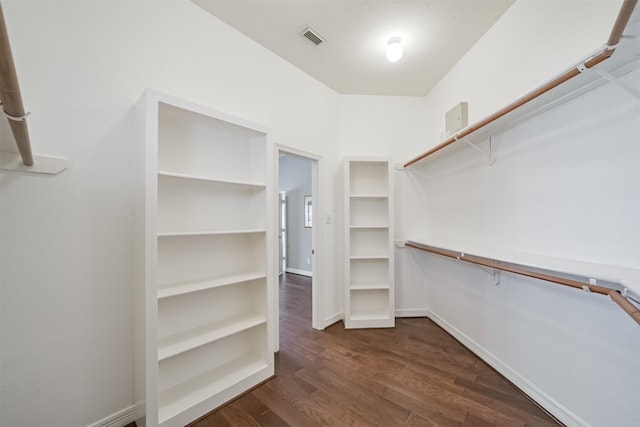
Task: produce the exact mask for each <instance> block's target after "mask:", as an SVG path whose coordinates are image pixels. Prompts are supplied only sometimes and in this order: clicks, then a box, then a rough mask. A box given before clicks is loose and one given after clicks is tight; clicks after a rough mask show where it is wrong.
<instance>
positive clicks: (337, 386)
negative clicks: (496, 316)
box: [193, 274, 557, 427]
mask: <svg viewBox="0 0 640 427" xmlns="http://www.w3.org/2000/svg"><path fill="white" fill-rule="evenodd" d="M280 307H281V308H280V310H281V314H280V335H281V340H280V352H279V353H278V354H277V356H276V375H277V376H276V378H274V379H272V380H270V381H268V382H266V383H265V384H263V385H261V386H260V387H258V388H256V389H254V390H253V391H251V392H250V393H248V394H246V395H244V396H242V397H241V398H239V399H237V400H235V401H233V402H232V403H230V404H228V405H226V406H224V407H222V408H220V409H219V410H217V411H215V412H212V413H211V414H209V415H208V416H206V417H205V418H203V419H201V420H200V421H199V422H197V423H195V424H193V426H195V427H214V426H215V427H222V426H233V427H236V426H295V427H298V426H304V427H306V426H366V427H372V426H380V427H392V426H456V425H464V426H478V427H482V426H557V424H556V422H555V421H554V420H553V419H551V418H550V417H549V416H547V415H546V414H545V413H544V412H543V411H542V410H540V409H539V408H538V407H537V406H536V405H534V404H533V403H532V402H531V401H529V400H528V399H527V398H526V397H525V396H524V395H523V394H522V393H521V392H520V391H519V390H518V389H516V388H515V387H514V386H513V385H512V384H511V383H509V382H508V381H507V380H505V379H504V378H503V377H502V376H500V375H499V374H498V373H497V372H496V371H494V370H493V369H492V368H490V367H489V366H488V365H487V364H486V363H484V362H483V361H482V360H480V359H478V358H477V357H476V356H474V355H473V354H472V353H471V352H470V351H469V350H467V349H466V348H465V347H463V346H462V345H461V344H460V343H458V342H457V341H456V340H455V339H453V338H452V337H451V336H450V335H448V334H447V333H446V332H444V331H443V330H442V329H441V328H439V327H438V326H436V325H435V324H434V323H433V322H431V321H430V320H428V319H426V318H404V319H397V321H396V328H394V329H370V330H345V329H344V326H343V324H342V323H341V322H340V323H338V324H335V325H333V326H331V327H329V328H327V329H326V330H324V331H316V330H313V329H312V328H311V280H310V279H309V278H307V277H304V276H297V275H292V274H287V275H286V277H285V278H284V280H281V283H280Z"/></svg>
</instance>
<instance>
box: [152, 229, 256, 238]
mask: <svg viewBox="0 0 640 427" xmlns="http://www.w3.org/2000/svg"><path fill="white" fill-rule="evenodd" d="M266 232H267V230H265V229H264V228H256V229H246V230H217V231H211V230H209V231H164V232H162V233H158V237H188V236H221V235H228V234H258V233H266Z"/></svg>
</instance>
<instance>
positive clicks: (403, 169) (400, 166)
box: [393, 162, 407, 172]
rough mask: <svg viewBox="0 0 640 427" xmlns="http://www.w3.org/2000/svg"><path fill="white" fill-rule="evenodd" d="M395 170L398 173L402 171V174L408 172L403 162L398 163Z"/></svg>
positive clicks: (394, 166)
mask: <svg viewBox="0 0 640 427" xmlns="http://www.w3.org/2000/svg"><path fill="white" fill-rule="evenodd" d="M393 168H394V169H395V170H397V171H400V172H406V171H407V168H405V167H404V163H402V162H398V163H396V164H394V165H393Z"/></svg>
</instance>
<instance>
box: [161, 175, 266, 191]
mask: <svg viewBox="0 0 640 427" xmlns="http://www.w3.org/2000/svg"><path fill="white" fill-rule="evenodd" d="M158 176H164V177H167V178H177V179H188V180H194V181H205V182H213V183H217V184H225V185H237V186H242V187H250V188H255V189H264V188H266V184H264V183H260V182H248V181H234V180H228V179H216V178H210V177H206V176H200V175H189V174H183V173H174V172H168V171H158Z"/></svg>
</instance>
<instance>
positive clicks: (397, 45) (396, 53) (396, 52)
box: [387, 37, 402, 62]
mask: <svg viewBox="0 0 640 427" xmlns="http://www.w3.org/2000/svg"><path fill="white" fill-rule="evenodd" d="M401 42H402V40H401V39H400V37H392V38H390V39H389V41H388V42H387V60H389V62H397V61H398V60H399V59H400V58H402V43H401Z"/></svg>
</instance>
